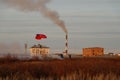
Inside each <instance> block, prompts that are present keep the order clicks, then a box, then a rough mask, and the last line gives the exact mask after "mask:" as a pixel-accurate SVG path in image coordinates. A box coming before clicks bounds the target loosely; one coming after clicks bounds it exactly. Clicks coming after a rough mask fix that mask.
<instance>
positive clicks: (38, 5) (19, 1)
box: [0, 0, 67, 34]
mask: <svg viewBox="0 0 120 80" xmlns="http://www.w3.org/2000/svg"><path fill="white" fill-rule="evenodd" d="M50 1H51V0H1V1H0V3H4V4H7V5H8V6H10V7H13V8H16V9H19V10H22V11H38V12H39V11H40V12H41V14H42V15H43V16H45V17H47V18H49V19H50V20H52V21H53V22H54V23H55V24H57V25H58V26H60V27H61V28H62V29H63V31H64V32H65V33H66V34H67V29H66V27H65V24H64V22H63V21H62V20H60V19H59V15H58V13H57V12H55V11H52V10H50V9H49V8H47V7H46V4H47V3H48V2H50Z"/></svg>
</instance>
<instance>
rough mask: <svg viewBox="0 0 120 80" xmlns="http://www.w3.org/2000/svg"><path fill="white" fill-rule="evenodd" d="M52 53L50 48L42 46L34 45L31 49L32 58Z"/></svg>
mask: <svg viewBox="0 0 120 80" xmlns="http://www.w3.org/2000/svg"><path fill="white" fill-rule="evenodd" d="M49 52H50V48H49V47H46V46H43V45H41V44H38V45H34V46H32V47H31V48H30V53H31V56H40V55H47V54H48V53H49Z"/></svg>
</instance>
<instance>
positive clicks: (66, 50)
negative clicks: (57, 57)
mask: <svg viewBox="0 0 120 80" xmlns="http://www.w3.org/2000/svg"><path fill="white" fill-rule="evenodd" d="M65 54H68V34H66V41H65Z"/></svg>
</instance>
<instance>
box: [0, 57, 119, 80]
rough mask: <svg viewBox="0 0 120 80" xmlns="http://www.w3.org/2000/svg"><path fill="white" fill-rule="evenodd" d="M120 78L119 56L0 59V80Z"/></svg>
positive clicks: (97, 79)
mask: <svg viewBox="0 0 120 80" xmlns="http://www.w3.org/2000/svg"><path fill="white" fill-rule="evenodd" d="M3 79H4V80H120V58H80V59H64V60H39V59H30V60H19V59H17V58H15V57H10V56H7V57H4V58H0V80H3Z"/></svg>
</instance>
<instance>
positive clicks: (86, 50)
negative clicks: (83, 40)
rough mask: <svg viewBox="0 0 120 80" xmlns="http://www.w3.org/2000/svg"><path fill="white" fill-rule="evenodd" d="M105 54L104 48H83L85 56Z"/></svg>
mask: <svg viewBox="0 0 120 80" xmlns="http://www.w3.org/2000/svg"><path fill="white" fill-rule="evenodd" d="M102 55H104V48H101V47H91V48H83V56H102Z"/></svg>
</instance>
